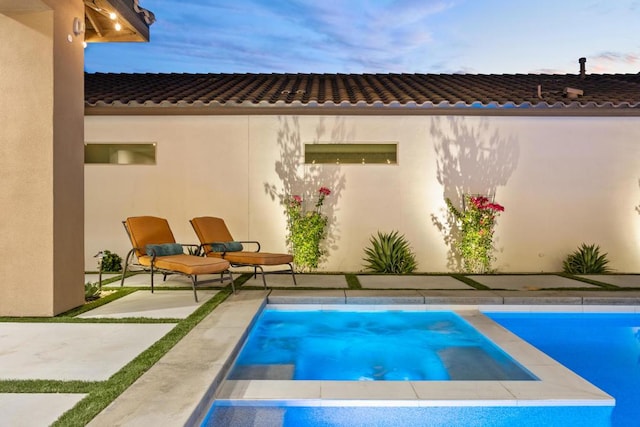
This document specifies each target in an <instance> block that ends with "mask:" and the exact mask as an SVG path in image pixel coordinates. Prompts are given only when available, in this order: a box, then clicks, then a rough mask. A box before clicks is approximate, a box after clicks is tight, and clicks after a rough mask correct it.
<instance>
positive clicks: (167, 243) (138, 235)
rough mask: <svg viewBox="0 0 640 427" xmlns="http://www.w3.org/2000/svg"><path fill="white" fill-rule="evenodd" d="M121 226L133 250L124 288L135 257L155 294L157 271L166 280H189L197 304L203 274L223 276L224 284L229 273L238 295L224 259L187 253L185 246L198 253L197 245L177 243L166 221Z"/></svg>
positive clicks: (139, 220)
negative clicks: (148, 275)
mask: <svg viewBox="0 0 640 427" xmlns="http://www.w3.org/2000/svg"><path fill="white" fill-rule="evenodd" d="M122 224H123V225H124V229H125V230H126V232H127V235H128V236H129V239H130V240H131V244H132V245H133V248H132V249H131V250H130V251H129V253H128V254H127V258H126V260H125V263H124V271H123V273H122V280H121V282H120V286H123V285H124V279H125V275H126V273H127V268H128V267H129V262H130V260H132V258H131V257H132V255H135V259H137V262H135V263H134V265H136V266H138V267H140V268H142V269H143V270H145V271H149V272H150V273H151V292H152V293H153V285H154V284H153V274H154V272H158V273H162V274H163V275H164V280H166V278H167V275H169V274H182V275H184V276H187V277H189V278H190V279H191V286H192V288H193V296H194V298H195V300H196V302H198V294H197V292H196V286H197V285H198V284H199V283H198V276H199V275H202V274H218V273H220V279H216V280H215V281H220V282H222V281H223V280H224V273H227V274H228V275H229V280H230V281H231V288H232V289H233V292H234V293H235V292H236V289H235V286H234V284H233V276H232V275H231V272H230V271H229V267H230V264H229V262H228V261H225V260H223V259H216V258H214V259H212V258H203V257H200V256H197V255H189V254H185V253H184V248H185V247H193V248H194V251H195V250H197V248H198V246H197V245H182V244H178V243H176V240H175V238H174V237H173V233H172V232H171V228H170V227H169V223H168V222H167V220H166V219H164V218H158V217H154V216H137V217H130V218H127V219H126V221H122ZM202 283H204V282H200V284H202Z"/></svg>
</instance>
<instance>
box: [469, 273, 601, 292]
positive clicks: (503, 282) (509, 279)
mask: <svg viewBox="0 0 640 427" xmlns="http://www.w3.org/2000/svg"><path fill="white" fill-rule="evenodd" d="M467 277H469V278H470V279H472V280H475V281H476V282H478V283H481V284H483V285H485V286H487V287H489V288H491V289H509V290H517V291H536V290H539V289H547V288H599V287H598V286H596V285H591V284H589V283H585V282H581V281H579V280H572V279H568V278H566V277H562V276H555V275H553V274H504V275H495V276H494V275H471V276H467Z"/></svg>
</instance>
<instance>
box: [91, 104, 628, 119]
mask: <svg viewBox="0 0 640 427" xmlns="http://www.w3.org/2000/svg"><path fill="white" fill-rule="evenodd" d="M282 114H286V115H344V116H432V115H440V116H442V115H445V116H446V115H454V116H563V117H572V116H575V117H601V116H602V117H629V116H631V117H637V116H640V106H635V107H626V108H623V107H613V106H602V107H595V106H589V107H576V106H558V105H552V106H536V107H531V106H527V107H517V106H509V107H500V106H498V107H491V108H478V107H471V106H466V107H462V106H460V105H453V106H447V107H440V106H426V107H425V106H416V105H415V104H414V105H412V106H406V105H402V104H395V105H393V106H362V105H356V106H353V105H345V104H332V105H315V106H309V105H302V104H297V105H292V104H284V103H283V104H280V105H274V104H269V105H266V106H265V105H257V104H254V105H247V104H239V105H219V104H218V105H216V106H210V105H205V104H201V105H199V106H194V105H193V104H169V103H162V104H137V105H131V104H120V105H117V106H116V105H112V104H105V103H102V102H99V103H97V104H96V105H89V104H85V115H86V116H166V115H175V116H202V115H205V116H207V115H210V116H224V115H256V116H257V115H282Z"/></svg>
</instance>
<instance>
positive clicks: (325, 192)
mask: <svg viewBox="0 0 640 427" xmlns="http://www.w3.org/2000/svg"><path fill="white" fill-rule="evenodd" d="M318 192H319V193H320V194H322V195H323V196H328V195H329V194H331V190H329V189H328V188H327V187H320V190H318Z"/></svg>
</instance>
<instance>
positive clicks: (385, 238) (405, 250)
mask: <svg viewBox="0 0 640 427" xmlns="http://www.w3.org/2000/svg"><path fill="white" fill-rule="evenodd" d="M369 241H370V242H371V245H372V246H371V247H369V248H366V249H365V250H364V253H365V255H366V257H365V258H363V261H365V263H366V264H365V268H367V269H368V270H371V271H374V272H376V273H394V274H407V273H412V272H413V271H414V270H415V269H416V267H417V264H416V259H415V255H414V253H413V252H412V250H411V247H410V246H409V243H408V242H407V240H406V239H405V237H404V235H399V234H398V232H397V231H393V232H391V233H386V234H385V233H381V232H379V231H378V236H377V237H376V236H371V238H370V239H369Z"/></svg>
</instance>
